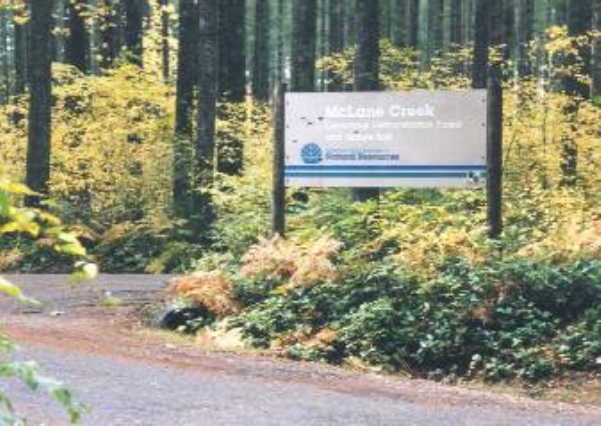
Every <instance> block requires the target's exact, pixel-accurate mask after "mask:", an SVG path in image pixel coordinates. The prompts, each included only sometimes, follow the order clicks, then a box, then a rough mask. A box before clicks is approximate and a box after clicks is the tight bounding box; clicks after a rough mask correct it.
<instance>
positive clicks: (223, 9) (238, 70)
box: [201, 0, 246, 102]
mask: <svg viewBox="0 0 601 426" xmlns="http://www.w3.org/2000/svg"><path fill="white" fill-rule="evenodd" d="M201 1H202V0H201ZM219 95H220V97H221V98H222V99H223V100H224V101H227V102H242V101H243V100H244V97H245V95H246V3H245V0H219Z"/></svg>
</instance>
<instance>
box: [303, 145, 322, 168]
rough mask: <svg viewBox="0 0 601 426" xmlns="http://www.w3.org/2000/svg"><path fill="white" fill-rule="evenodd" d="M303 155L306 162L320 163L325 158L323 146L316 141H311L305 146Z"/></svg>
mask: <svg viewBox="0 0 601 426" xmlns="http://www.w3.org/2000/svg"><path fill="white" fill-rule="evenodd" d="M301 157H302V159H303V161H304V162H305V164H319V163H321V162H322V160H323V153H322V151H321V148H320V147H319V145H317V144H316V143H309V144H307V145H305V146H303V148H302V150H301Z"/></svg>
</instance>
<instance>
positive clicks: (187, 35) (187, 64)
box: [173, 0, 200, 217]
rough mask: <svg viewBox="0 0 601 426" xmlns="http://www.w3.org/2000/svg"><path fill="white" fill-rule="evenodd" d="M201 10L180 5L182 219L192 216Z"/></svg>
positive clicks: (177, 200)
mask: <svg viewBox="0 0 601 426" xmlns="http://www.w3.org/2000/svg"><path fill="white" fill-rule="evenodd" d="M199 25H200V22H199V9H198V2H197V1H196V0H180V2H179V36H178V38H179V49H178V52H177V87H176V104H175V149H174V182H173V202H174V206H175V211H176V214H178V216H181V217H188V216H190V215H191V214H192V205H191V204H190V202H191V200H192V198H191V191H192V189H191V181H190V177H191V174H192V165H191V162H190V158H191V156H192V153H193V152H194V150H193V145H192V141H193V133H192V123H191V117H192V108H193V104H194V88H195V87H196V80H197V76H196V74H197V72H198V67H197V64H198V56H199V45H198V43H199V40H198V37H199Z"/></svg>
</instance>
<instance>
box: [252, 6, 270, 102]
mask: <svg viewBox="0 0 601 426" xmlns="http://www.w3.org/2000/svg"><path fill="white" fill-rule="evenodd" d="M269 12H270V11H269V0H256V15H255V55H254V56H255V60H254V62H253V86H252V87H253V96H254V97H255V99H256V100H258V101H261V102H267V101H268V100H269V34H270V31H269V15H270V13H269Z"/></svg>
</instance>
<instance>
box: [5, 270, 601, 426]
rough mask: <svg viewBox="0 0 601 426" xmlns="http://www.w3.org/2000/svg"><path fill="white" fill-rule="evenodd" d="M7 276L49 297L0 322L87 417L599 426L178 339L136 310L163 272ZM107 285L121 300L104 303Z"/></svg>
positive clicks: (547, 407) (571, 409)
mask: <svg viewBox="0 0 601 426" xmlns="http://www.w3.org/2000/svg"><path fill="white" fill-rule="evenodd" d="M9 278H10V279H11V280H13V281H15V282H17V283H19V284H21V285H22V286H23V287H24V288H25V290H26V291H27V293H28V294H29V295H31V296H34V297H36V298H38V299H39V300H41V301H43V302H44V305H43V306H42V307H41V308H36V309H31V308H24V309H23V308H18V307H17V306H15V305H14V304H13V303H12V302H9V301H8V300H7V299H2V298H0V321H1V324H2V325H1V326H2V328H3V330H5V331H6V332H7V333H8V334H9V335H11V336H13V337H14V338H15V339H17V340H18V341H19V342H20V349H19V351H18V353H17V355H16V357H17V358H18V359H22V360H25V359H35V360H36V361H38V362H39V363H40V364H41V365H43V368H44V371H45V372H47V373H48V374H49V375H52V376H54V377H58V378H60V379H61V380H63V381H64V382H66V383H68V384H69V386H70V387H71V388H73V389H74V390H75V391H76V395H77V397H78V398H79V399H80V400H82V401H84V402H86V403H88V404H90V405H91V406H92V411H91V412H90V413H88V414H86V415H85V417H84V421H83V424H84V425H111V426H112V425H161V426H162V425H566V426H568V425H599V424H601V410H599V409H597V408H593V407H586V406H574V405H568V404H557V403H551V402H542V401H534V400H530V399H525V398H518V397H510V396H506V395H499V394H488V393H483V392H477V391H472V390H467V389H465V388H461V387H451V386H444V385H441V384H437V383H432V382H428V381H422V380H406V379H401V378H397V377H391V376H382V375H376V374H365V373H355V372H350V371H346V370H343V369H339V368H334V367H329V366H325V365H315V364H306V363H296V362H291V361H288V360H280V359H277V358H272V357H265V356H258V355H252V354H233V353H219V352H210V351H206V350H203V348H201V347H199V346H198V345H196V344H194V343H193V342H191V341H182V342H181V343H180V342H176V343H174V341H173V340H168V339H166V338H165V337H164V336H162V335H160V334H156V333H149V332H148V331H147V330H144V329H143V328H142V327H141V326H140V325H139V323H138V322H137V321H136V320H135V315H134V313H135V306H137V305H139V304H143V303H146V302H147V301H149V300H152V299H153V298H156V297H157V294H158V292H159V291H160V289H162V288H163V287H164V286H165V282H166V279H167V278H168V277H164V276H162V277H154V276H131V275H130V276H102V277H101V278H100V279H99V280H97V281H96V282H94V283H86V284H83V285H79V286H78V287H75V288H71V287H70V286H68V285H64V284H61V283H62V282H64V281H65V277H64V276H43V275H38V276H31V275H20V276H11V277H9ZM107 291H109V292H111V295H113V296H115V297H119V298H120V299H122V301H123V302H124V306H122V307H120V308H112V309H109V308H102V307H98V306H97V305H98V302H99V300H101V299H102V297H103V295H104V294H105V292H107ZM132 305H133V306H134V308H132V307H131V306H132ZM0 388H1V389H3V390H8V392H9V393H10V394H11V395H13V397H14V400H15V403H16V404H15V405H16V407H17V409H18V410H20V412H22V413H24V414H26V415H27V416H28V418H29V420H30V423H29V424H32V425H42V424H44V425H62V424H66V422H65V420H64V415H63V413H62V412H61V410H60V409H59V408H58V407H57V406H56V404H55V403H54V402H53V401H52V400H50V398H49V397H47V396H45V395H43V394H41V393H31V392H29V391H27V390H26V389H24V387H23V386H22V385H21V384H19V383H15V382H9V383H8V384H6V383H4V382H2V384H1V385H0Z"/></svg>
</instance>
